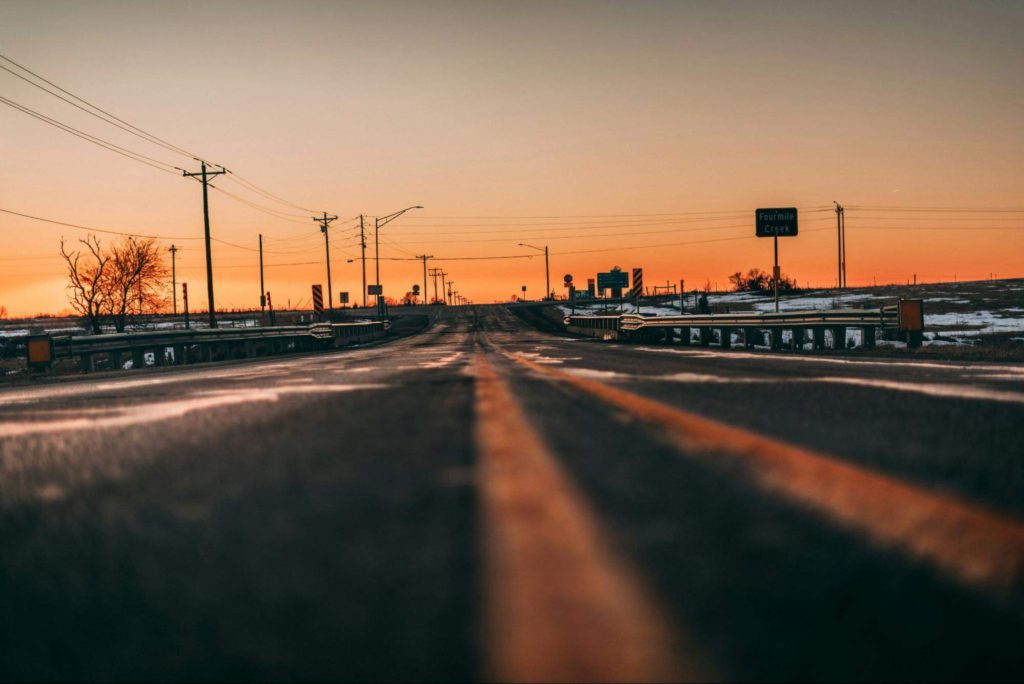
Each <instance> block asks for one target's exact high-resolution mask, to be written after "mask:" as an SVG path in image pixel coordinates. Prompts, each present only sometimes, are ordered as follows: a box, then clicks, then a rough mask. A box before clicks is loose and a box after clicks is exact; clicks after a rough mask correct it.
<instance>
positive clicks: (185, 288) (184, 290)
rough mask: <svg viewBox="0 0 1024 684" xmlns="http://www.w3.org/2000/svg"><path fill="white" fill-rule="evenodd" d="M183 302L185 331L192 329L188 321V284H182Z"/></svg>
mask: <svg viewBox="0 0 1024 684" xmlns="http://www.w3.org/2000/svg"><path fill="white" fill-rule="evenodd" d="M181 300H182V304H183V305H184V307H185V330H188V329H190V328H191V327H192V325H191V324H190V323H189V320H188V283H182V284H181Z"/></svg>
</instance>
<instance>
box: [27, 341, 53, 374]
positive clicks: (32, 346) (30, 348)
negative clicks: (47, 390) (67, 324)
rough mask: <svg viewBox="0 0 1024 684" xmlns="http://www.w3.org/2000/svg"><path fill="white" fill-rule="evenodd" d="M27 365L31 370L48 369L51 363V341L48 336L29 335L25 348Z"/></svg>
mask: <svg viewBox="0 0 1024 684" xmlns="http://www.w3.org/2000/svg"><path fill="white" fill-rule="evenodd" d="M25 352H26V354H27V355H28V365H29V367H30V368H32V369H33V370H38V369H45V368H49V366H50V363H51V362H52V361H53V339H52V338H51V337H50V336H49V335H29V338H28V344H27V345H26V347H25Z"/></svg>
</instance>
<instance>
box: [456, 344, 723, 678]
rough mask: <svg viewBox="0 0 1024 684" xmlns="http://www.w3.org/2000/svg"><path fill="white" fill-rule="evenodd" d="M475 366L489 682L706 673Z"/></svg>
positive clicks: (488, 368) (497, 383)
mask: <svg viewBox="0 0 1024 684" xmlns="http://www.w3.org/2000/svg"><path fill="white" fill-rule="evenodd" d="M473 375H474V377H475V380H476V382H475V386H476V410H477V421H476V440H477V446H478V451H479V454H480V457H479V458H480V471H481V475H480V478H481V480H480V497H481V509H482V511H481V512H482V522H483V529H482V542H483V552H484V612H483V633H484V638H483V648H484V652H485V668H486V674H487V677H488V679H490V680H492V681H623V680H624V681H664V680H680V679H699V678H705V677H706V671H704V670H703V669H701V668H698V667H696V666H695V665H694V664H693V663H694V662H695V660H696V659H695V658H690V657H688V656H687V655H686V654H687V653H689V652H691V651H690V649H687V648H683V647H682V643H683V642H682V640H681V638H680V636H679V634H678V633H677V632H674V631H673V630H671V629H670V628H669V627H668V626H667V621H666V620H665V619H664V618H663V616H662V615H660V613H659V611H658V610H657V609H656V608H655V602H654V601H653V600H652V599H651V598H650V597H649V596H648V595H647V594H646V592H645V590H644V587H643V586H642V584H641V582H640V581H639V580H638V579H637V577H636V575H635V573H634V571H633V570H632V568H631V567H629V566H628V564H627V563H626V562H625V561H624V559H622V558H620V557H619V556H618V555H616V554H615V553H613V552H612V551H611V550H610V547H609V545H608V543H607V542H606V540H605V539H604V537H603V535H602V533H601V529H600V525H599V523H598V521H597V519H596V518H595V516H594V514H593V513H592V512H591V510H590V509H589V507H588V506H587V504H586V502H585V501H584V499H583V497H582V496H581V495H580V494H579V492H578V491H577V490H576V488H575V487H574V486H573V484H572V482H570V480H569V479H568V477H567V476H566V475H564V474H563V473H562V471H561V469H560V468H559V466H558V464H557V462H556V460H555V459H554V457H553V456H552V454H551V452H550V451H549V449H548V447H547V446H546V445H545V444H544V442H543V440H542V438H541V437H540V436H539V435H538V434H537V433H536V432H535V431H534V430H533V428H532V427H531V426H530V425H529V423H528V422H527V420H526V418H525V417H524V415H523V413H522V411H521V409H520V408H519V406H518V405H517V404H516V402H515V400H514V399H513V397H512V394H511V392H510V391H509V389H508V387H507V386H506V384H505V383H504V382H503V381H502V380H501V378H500V377H499V376H498V374H497V372H496V371H495V369H494V367H493V365H492V364H491V363H490V362H489V361H488V360H487V358H486V357H485V355H484V354H483V353H479V354H478V355H477V357H476V358H475V360H474V365H473Z"/></svg>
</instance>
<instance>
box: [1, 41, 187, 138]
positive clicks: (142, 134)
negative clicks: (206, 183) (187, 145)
mask: <svg viewBox="0 0 1024 684" xmlns="http://www.w3.org/2000/svg"><path fill="white" fill-rule="evenodd" d="M0 59H2V60H4V61H5V62H7V63H8V64H13V65H14V66H16V67H18V68H19V69H21V70H22V71H24V72H25V73H28V74H32V76H34V77H36V78H37V79H39V80H40V81H42V82H44V83H46V84H47V85H51V86H53V87H54V88H56V89H57V90H59V91H60V92H62V93H64V94H65V95H68V96H70V97H73V98H75V99H76V100H78V101H79V102H81V103H83V104H85V105H87V106H89V107H91V108H92V109H94V110H96V111H97V112H100V113H101V114H103V115H105V116H107V117H110V119H113V120H114V121H117V122H119V123H122V124H124V125H125V126H127V127H128V128H130V129H132V130H131V131H129V132H130V133H131V132H132V131H135V133H133V134H134V135H136V136H138V137H142V138H143V139H145V140H149V142H151V143H153V144H156V145H160V146H161V147H164V148H165V149H168V150H171V151H173V152H177V153H178V154H183V155H186V156H188V157H192V158H198V157H199V155H197V154H195V153H194V152H189V151H188V150H186V149H184V148H181V147H178V146H177V145H174V144H172V143H169V142H167V141H166V140H163V139H162V138H158V137H157V136H155V135H153V134H152V133H147V132H146V131H144V130H143V129H141V128H139V127H138V126H134V125H132V124H130V123H128V122H127V121H125V120H124V119H120V118H118V117H116V116H114V115H113V114H111V113H110V112H108V111H106V110H105V109H102V108H100V107H98V106H96V105H94V104H92V103H91V102H89V101H88V100H85V99H84V98H81V97H79V96H78V95H75V94H74V93H72V92H70V91H68V90H65V89H64V88H62V87H60V86H59V85H57V84H56V83H54V82H53V81H49V80H47V79H45V78H43V77H42V76H40V75H39V74H37V73H35V72H34V71H32V70H31V69H29V68H27V67H24V66H22V65H21V64H18V63H17V62H15V61H14V60H13V59H11V58H10V57H7V56H5V55H2V54H0ZM0 68H4V69H5V71H9V72H11V73H14V72H13V71H11V70H10V69H7V68H6V67H0ZM14 75H15V76H18V74H14ZM18 77H19V78H22V79H23V80H26V81H27V80H28V79H25V78H24V77H23V76H18ZM29 83H32V82H31V81H29ZM32 85H35V86H36V87H38V88H42V86H39V85H38V84H35V83H33V84H32ZM42 89H43V90H46V89H45V88H42ZM46 92H49V93H50V94H51V95H54V96H55V97H60V96H59V95H56V94H55V93H52V92H50V91H48V90H47V91H46ZM60 99H62V100H64V101H65V102H67V100H65V99H64V98H63V97H61V98H60ZM70 104H74V103H70ZM75 106H76V107H78V108H79V109H82V107H79V106H78V105H75ZM89 113H90V114H93V113H92V112H89ZM93 116H96V117H98V118H101V119H102V118H103V117H100V116H99V115H98V114H93ZM104 120H105V121H107V123H110V124H112V125H117V124H114V123H113V122H112V121H109V120H106V119H104ZM118 128H123V127H122V126H118ZM125 130H127V129H125Z"/></svg>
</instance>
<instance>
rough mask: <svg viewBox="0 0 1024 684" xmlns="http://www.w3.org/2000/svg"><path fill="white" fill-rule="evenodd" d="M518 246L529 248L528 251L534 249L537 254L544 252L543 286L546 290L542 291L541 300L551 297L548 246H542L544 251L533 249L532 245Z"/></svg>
mask: <svg viewBox="0 0 1024 684" xmlns="http://www.w3.org/2000/svg"><path fill="white" fill-rule="evenodd" d="M519 246H520V247H529V248H530V249H535V250H537V251H538V252H544V283H545V285H547V289H546V290H545V291H544V297H543V299H547V298H548V297H550V296H551V267H550V263H549V261H548V246H547V245H544V249H541V248H540V247H534V246H533V245H528V244H526V243H525V242H520V243H519Z"/></svg>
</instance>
